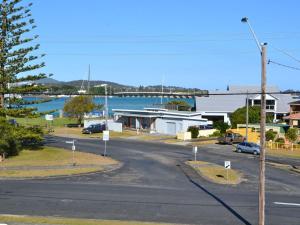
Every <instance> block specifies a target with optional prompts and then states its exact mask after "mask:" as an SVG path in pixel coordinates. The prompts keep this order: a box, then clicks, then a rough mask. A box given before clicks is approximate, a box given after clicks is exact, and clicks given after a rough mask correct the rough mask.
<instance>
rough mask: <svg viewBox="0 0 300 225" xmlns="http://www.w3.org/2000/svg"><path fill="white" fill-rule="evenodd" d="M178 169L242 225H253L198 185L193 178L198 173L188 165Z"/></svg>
mask: <svg viewBox="0 0 300 225" xmlns="http://www.w3.org/2000/svg"><path fill="white" fill-rule="evenodd" d="M178 167H180V169H181V170H182V172H183V174H184V175H185V176H186V177H187V178H188V180H189V181H190V182H191V183H192V184H194V185H195V186H196V187H198V188H199V189H201V190H202V191H203V192H205V193H206V194H208V195H209V196H211V197H212V198H214V199H215V200H216V201H217V202H219V203H220V204H221V205H223V206H224V207H225V208H226V209H227V210H228V211H229V212H230V213H232V214H233V215H234V216H235V217H236V218H238V219H239V220H240V221H241V222H242V223H244V224H246V225H251V223H250V222H248V221H247V220H246V219H245V218H244V217H242V216H241V215H240V214H238V213H237V212H236V211H235V210H234V209H233V208H231V207H230V206H229V205H227V204H226V203H225V202H224V201H223V200H222V199H220V198H219V197H218V196H216V195H214V194H213V193H211V192H210V191H208V190H207V189H205V188H204V187H203V186H201V185H200V184H199V183H197V182H196V181H195V180H194V178H193V175H194V173H196V172H195V171H191V169H190V168H188V166H186V165H178ZM194 176H199V175H198V174H197V175H194Z"/></svg>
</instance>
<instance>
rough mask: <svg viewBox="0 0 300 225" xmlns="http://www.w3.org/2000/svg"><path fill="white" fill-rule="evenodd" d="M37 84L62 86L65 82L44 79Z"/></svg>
mask: <svg viewBox="0 0 300 225" xmlns="http://www.w3.org/2000/svg"><path fill="white" fill-rule="evenodd" d="M35 83H37V84H61V83H63V81H58V80H55V79H53V78H44V79H41V80H38V81H36V82H35Z"/></svg>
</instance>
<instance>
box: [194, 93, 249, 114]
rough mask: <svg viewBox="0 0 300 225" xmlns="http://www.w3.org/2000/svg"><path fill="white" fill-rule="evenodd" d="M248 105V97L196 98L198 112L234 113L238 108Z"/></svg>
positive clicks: (211, 96)
mask: <svg viewBox="0 0 300 225" xmlns="http://www.w3.org/2000/svg"><path fill="white" fill-rule="evenodd" d="M245 105H246V96H243V95H210V96H209V97H196V111H197V112H202V111H204V112H234V111H235V110H236V109H237V108H241V107H243V106H245Z"/></svg>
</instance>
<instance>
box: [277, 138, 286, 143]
mask: <svg viewBox="0 0 300 225" xmlns="http://www.w3.org/2000/svg"><path fill="white" fill-rule="evenodd" d="M275 142H278V143H284V142H285V140H284V138H277V139H276V140H275Z"/></svg>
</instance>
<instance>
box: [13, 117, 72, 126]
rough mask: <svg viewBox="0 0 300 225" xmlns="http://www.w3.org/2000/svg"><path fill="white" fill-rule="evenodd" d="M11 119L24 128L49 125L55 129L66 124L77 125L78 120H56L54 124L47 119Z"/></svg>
mask: <svg viewBox="0 0 300 225" xmlns="http://www.w3.org/2000/svg"><path fill="white" fill-rule="evenodd" d="M9 119H15V120H16V121H17V122H18V123H19V124H21V125H24V126H34V125H40V126H42V127H45V126H47V125H50V124H51V126H53V127H63V126H64V125H65V124H68V123H77V120H76V119H70V118H66V117H64V118H54V120H53V122H49V121H46V120H45V117H39V118H13V117H10V118H9Z"/></svg>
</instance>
